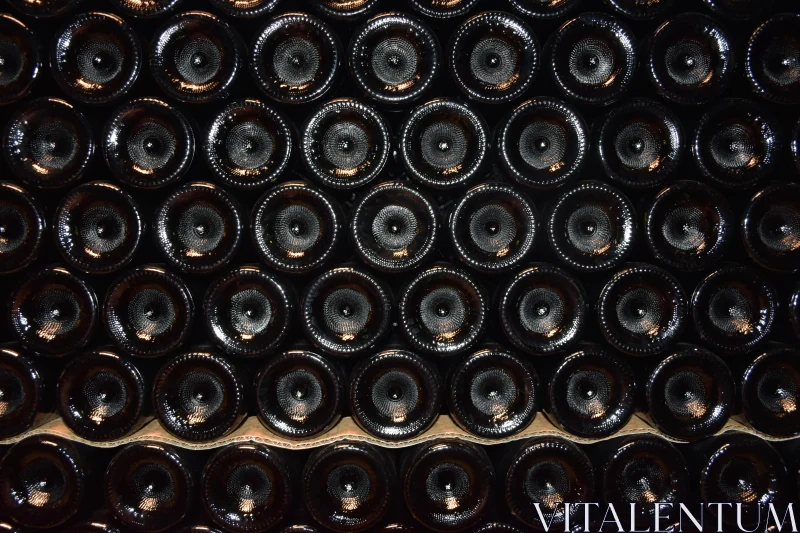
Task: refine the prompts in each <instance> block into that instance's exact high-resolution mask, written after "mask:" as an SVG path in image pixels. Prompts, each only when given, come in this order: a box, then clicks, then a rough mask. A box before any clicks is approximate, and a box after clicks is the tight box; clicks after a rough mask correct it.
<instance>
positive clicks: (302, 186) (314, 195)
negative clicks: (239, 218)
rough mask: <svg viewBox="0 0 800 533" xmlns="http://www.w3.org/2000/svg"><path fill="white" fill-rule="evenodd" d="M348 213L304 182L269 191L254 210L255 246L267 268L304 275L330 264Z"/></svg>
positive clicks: (295, 182)
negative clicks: (345, 213)
mask: <svg viewBox="0 0 800 533" xmlns="http://www.w3.org/2000/svg"><path fill="white" fill-rule="evenodd" d="M343 220H344V213H343V212H342V209H341V207H340V206H339V203H338V202H337V201H336V200H335V199H333V198H332V197H330V196H328V194H327V193H325V192H323V191H321V190H319V189H316V188H314V187H312V186H311V185H309V184H308V183H305V182H302V181H289V182H285V183H282V184H280V185H277V186H276V187H274V188H272V189H270V190H268V191H267V192H266V193H264V195H263V196H262V197H261V198H260V199H259V200H258V202H256V205H255V207H254V208H253V214H252V217H251V223H250V227H251V229H252V232H253V242H254V244H255V246H256V249H257V251H258V253H259V256H260V257H261V261H263V262H264V263H265V264H266V265H267V266H269V267H271V268H274V269H276V270H280V271H283V272H288V273H304V272H309V271H311V270H314V269H317V268H319V267H321V266H323V265H324V264H325V263H327V262H328V261H329V260H330V259H331V258H332V256H333V255H334V252H335V251H336V249H337V247H338V244H339V240H340V239H341V233H342V223H343Z"/></svg>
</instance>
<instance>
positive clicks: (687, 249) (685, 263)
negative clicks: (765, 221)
mask: <svg viewBox="0 0 800 533" xmlns="http://www.w3.org/2000/svg"><path fill="white" fill-rule="evenodd" d="M644 229H645V236H646V237H647V245H648V246H649V247H650V252H651V253H652V254H653V256H654V257H655V258H656V259H657V260H658V261H659V262H660V263H663V264H665V265H666V266H668V267H669V268H671V269H675V270H682V271H701V270H705V269H707V268H709V267H711V266H712V265H713V264H715V263H716V262H717V261H719V260H720V259H721V258H722V256H723V255H724V254H725V252H726V251H727V250H728V248H729V246H730V243H731V240H732V239H733V233H734V231H735V228H734V215H733V210H732V209H731V207H730V205H729V204H728V201H727V200H726V199H725V196H724V195H722V194H720V193H718V192H717V191H715V190H714V189H712V188H711V187H709V186H708V185H706V184H704V183H701V182H699V181H676V182H674V183H672V184H670V185H669V186H668V187H667V188H665V189H663V190H662V191H661V192H659V193H658V194H657V195H656V196H655V198H654V199H653V201H652V203H651V204H650V206H649V207H648V209H647V211H646V212H645V215H644Z"/></svg>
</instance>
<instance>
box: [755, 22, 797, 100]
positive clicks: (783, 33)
mask: <svg viewBox="0 0 800 533" xmlns="http://www.w3.org/2000/svg"><path fill="white" fill-rule="evenodd" d="M798 31H800V16H798V15H797V14H796V13H795V14H789V13H784V14H780V15H775V16H774V17H772V18H770V19H769V20H767V21H765V22H764V23H763V24H761V25H760V26H759V27H758V28H756V30H755V31H754V32H753V35H752V36H751V37H750V40H749V41H748V43H747V52H746V53H745V72H746V73H747V79H748V81H749V82H750V87H751V88H752V89H753V91H754V92H755V93H757V94H758V95H760V96H761V97H763V98H766V99H767V100H771V101H773V102H776V103H779V104H797V103H800V61H798V59H797V58H798V56H800V44H798V43H797V39H796V35H797V33H798Z"/></svg>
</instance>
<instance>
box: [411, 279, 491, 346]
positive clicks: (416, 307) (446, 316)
mask: <svg viewBox="0 0 800 533" xmlns="http://www.w3.org/2000/svg"><path fill="white" fill-rule="evenodd" d="M488 305H489V304H488V298H487V296H486V292H485V290H484V289H483V287H482V286H481V285H479V284H478V283H477V282H476V281H475V280H474V279H473V278H472V276H470V275H469V274H467V273H466V272H464V271H463V270H460V269H457V268H454V267H452V266H449V265H446V264H442V265H437V266H433V267H431V268H429V269H427V270H424V271H422V272H420V273H419V274H417V276H416V277H414V279H413V280H412V281H411V283H409V284H408V285H407V286H406V287H405V289H403V292H402V295H401V297H400V302H399V315H400V329H401V330H402V333H403V335H404V336H405V338H406V341H408V343H409V344H410V345H411V346H412V347H413V349H415V350H419V351H421V352H424V353H427V354H431V355H439V356H448V355H453V354H456V353H459V352H463V351H464V350H468V349H469V348H471V347H473V346H474V345H475V343H477V342H478V340H480V338H481V337H482V336H483V333H484V330H485V329H486V325H487V324H486V323H487V319H488V316H487V315H488V314H489V309H488Z"/></svg>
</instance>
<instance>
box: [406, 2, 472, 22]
mask: <svg viewBox="0 0 800 533" xmlns="http://www.w3.org/2000/svg"><path fill="white" fill-rule="evenodd" d="M479 1H480V0H450V1H448V2H440V1H439V0H409V2H410V3H411V7H412V8H413V9H414V10H416V11H418V12H419V13H420V14H422V15H424V16H426V17H429V18H434V19H451V18H455V17H460V16H461V15H465V14H467V13H469V12H470V11H471V10H472V9H473V8H474V7H475V6H477V5H478V2H479Z"/></svg>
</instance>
